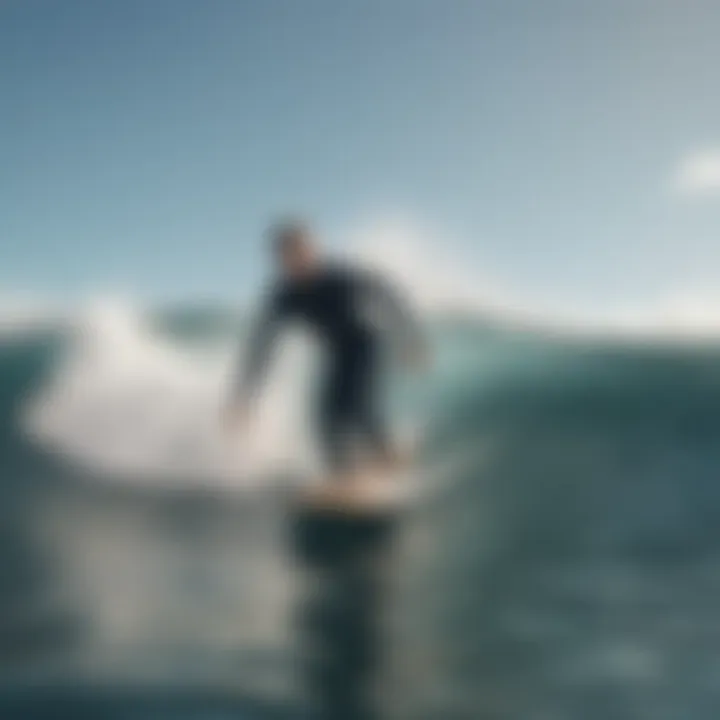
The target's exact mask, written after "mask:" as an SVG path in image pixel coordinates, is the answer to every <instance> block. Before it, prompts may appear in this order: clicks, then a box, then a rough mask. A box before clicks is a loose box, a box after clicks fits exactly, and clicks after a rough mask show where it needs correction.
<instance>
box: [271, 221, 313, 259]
mask: <svg viewBox="0 0 720 720" xmlns="http://www.w3.org/2000/svg"><path fill="white" fill-rule="evenodd" d="M268 238H269V240H270V246H271V249H272V252H273V253H274V254H275V255H284V254H285V253H286V252H288V251H290V250H293V249H295V248H296V247H298V246H299V245H301V244H302V243H304V242H306V241H307V240H308V239H309V238H310V228H309V226H308V225H307V223H305V222H304V221H302V220H299V219H296V218H290V219H285V220H281V221H280V222H277V223H274V224H273V225H272V226H271V227H270V229H269V230H268Z"/></svg>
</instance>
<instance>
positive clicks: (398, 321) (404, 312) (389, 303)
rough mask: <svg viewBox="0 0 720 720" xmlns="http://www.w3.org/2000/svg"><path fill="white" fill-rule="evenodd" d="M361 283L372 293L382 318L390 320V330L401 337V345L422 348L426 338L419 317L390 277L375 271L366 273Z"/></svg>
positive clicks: (415, 348) (407, 347) (366, 290)
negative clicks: (387, 277) (382, 275)
mask: <svg viewBox="0 0 720 720" xmlns="http://www.w3.org/2000/svg"><path fill="white" fill-rule="evenodd" d="M361 283H362V285H363V289H364V291H365V292H368V293H369V294H370V297H371V299H372V304H373V305H374V306H376V307H377V309H378V312H379V314H380V317H381V319H382V320H383V321H384V320H385V319H387V320H388V321H389V327H390V330H391V331H392V332H393V334H395V333H396V334H397V335H396V336H397V337H398V338H399V340H400V342H401V345H402V346H403V347H404V348H406V349H410V350H413V351H414V350H422V349H423V348H424V347H425V338H424V333H423V331H422V328H421V326H420V322H419V320H418V317H417V315H416V313H415V311H414V310H413V308H412V307H411V305H410V303H409V302H408V301H407V299H406V298H405V297H404V296H403V293H402V292H401V291H400V290H399V288H397V287H396V286H395V285H394V284H393V283H392V282H390V281H389V280H388V279H386V278H384V277H381V276H379V275H377V274H375V273H371V272H368V273H364V274H363V275H362V276H361Z"/></svg>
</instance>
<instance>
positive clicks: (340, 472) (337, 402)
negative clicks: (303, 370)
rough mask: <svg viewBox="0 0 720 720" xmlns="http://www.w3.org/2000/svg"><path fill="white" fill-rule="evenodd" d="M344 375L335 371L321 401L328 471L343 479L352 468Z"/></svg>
mask: <svg viewBox="0 0 720 720" xmlns="http://www.w3.org/2000/svg"><path fill="white" fill-rule="evenodd" d="M346 392H347V391H346V389H345V384H344V383H343V382H342V377H340V376H339V375H338V374H337V373H333V374H332V375H331V377H330V378H329V379H328V381H327V383H326V385H325V388H324V389H323V392H322V394H321V397H320V402H319V420H318V436H319V441H320V448H321V452H322V457H323V461H324V464H325V466H326V468H327V471H328V472H329V474H330V475H331V476H333V478H335V479H343V478H344V477H345V476H347V475H349V474H350V472H351V470H352V453H351V448H350V444H349V442H348V432H347V431H348V427H347V401H346Z"/></svg>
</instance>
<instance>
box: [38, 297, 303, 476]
mask: <svg viewBox="0 0 720 720" xmlns="http://www.w3.org/2000/svg"><path fill="white" fill-rule="evenodd" d="M77 331H78V332H77V338H76V342H75V343H74V344H73V346H72V348H71V351H70V352H69V354H68V355H67V357H66V358H65V359H64V361H63V362H62V363H61V364H60V366H59V367H57V368H56V371H55V373H54V376H53V378H52V380H51V382H50V383H49V385H48V386H47V387H46V388H44V389H43V390H41V392H40V393H39V395H38V396H37V397H36V398H35V399H34V401H33V402H32V403H31V404H30V406H29V407H28V408H27V415H26V427H27V428H28V430H29V431H30V433H31V434H32V435H33V437H34V438H35V439H36V440H38V441H40V442H41V443H43V444H44V445H45V446H48V447H52V448H54V449H55V450H57V451H59V452H61V453H63V454H64V455H67V456H69V458H70V459H71V460H72V461H74V462H80V463H82V464H83V465H85V466H88V467H89V468H91V469H93V470H99V471H101V472H102V473H103V474H104V475H106V476H108V477H110V476H117V475H122V476H123V477H126V478H135V479H137V480H140V479H147V478H153V479H154V480H156V481H157V480H161V479H162V478H167V479H168V480H171V481H172V482H173V483H180V482H188V483H198V482H211V483H212V484H214V485H216V484H218V483H221V484H227V485H233V486H241V485H243V484H252V483H253V482H256V481H258V479H259V478H260V477H266V476H268V475H277V474H280V473H282V472H284V471H285V470H287V469H288V468H292V469H293V470H295V471H297V469H298V467H300V468H302V467H303V466H306V465H307V464H308V463H309V462H312V459H311V458H310V457H309V456H308V453H307V452H306V450H305V449H304V448H307V443H306V442H304V441H303V437H302V435H303V432H302V431H303V428H304V427H305V426H306V424H305V423H302V422H301V420H300V417H299V416H300V415H301V413H302V411H303V404H302V402H301V391H302V384H301V383H298V382H294V380H295V376H297V375H298V374H301V373H302V370H303V367H304V365H306V363H303V362H302V360H303V357H304V355H306V353H305V352H304V348H303V347H302V343H299V342H298V341H297V339H295V342H294V343H292V342H291V343H285V344H284V346H281V347H280V348H279V350H280V352H279V354H278V362H276V363H275V364H274V369H273V371H271V373H270V377H269V378H268V388H267V393H266V394H265V396H264V399H263V402H262V403H261V404H260V406H259V408H258V413H257V418H256V422H255V423H254V427H253V429H252V431H251V432H250V433H249V436H248V437H247V438H246V441H245V442H241V441H240V439H239V438H237V437H230V436H229V435H228V434H227V433H226V432H225V431H224V429H223V427H222V424H221V408H222V406H223V403H224V402H225V400H226V396H227V392H228V386H229V384H230V382H231V375H232V372H233V369H234V367H233V366H234V364H235V362H236V357H237V354H238V348H237V343H235V342H228V343H226V344H225V345H224V346H215V347H211V348H206V349H204V350H202V351H201V350H197V349H195V350H193V349H192V348H189V347H183V346H180V345H176V344H173V343H171V342H170V341H168V340H164V339H162V338H160V337H158V336H157V335H154V334H152V333H151V332H150V330H149V329H148V328H147V327H146V326H145V325H144V323H143V321H142V317H141V316H140V315H139V314H137V313H135V312H133V311H132V310H131V309H129V308H126V307H123V306H119V305H116V304H115V305H111V306H108V305H103V306H101V307H93V308H92V309H91V310H90V311H89V312H87V313H86V314H85V317H84V318H83V320H82V322H79V323H78V325H77Z"/></svg>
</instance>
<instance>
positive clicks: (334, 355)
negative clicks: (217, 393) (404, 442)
mask: <svg viewBox="0 0 720 720" xmlns="http://www.w3.org/2000/svg"><path fill="white" fill-rule="evenodd" d="M290 319H293V320H295V319H296V320H298V321H300V322H302V323H304V324H306V325H307V326H309V327H310V329H312V330H313V331H315V333H316V334H317V335H318V336H319V337H320V339H321V340H322V342H323V343H324V345H325V349H326V353H327V357H328V360H329V363H328V368H327V374H326V376H325V378H324V383H323V387H322V390H321V397H320V402H319V405H318V410H319V413H318V415H319V418H318V420H319V423H318V427H319V431H320V438H321V441H322V445H323V450H324V454H325V457H326V460H327V462H328V464H329V465H330V467H331V468H332V469H333V470H342V469H345V468H346V467H347V466H348V464H349V463H350V462H351V451H352V446H351V444H350V442H349V440H350V439H351V437H352V439H355V438H357V439H359V440H360V441H361V442H362V443H363V444H364V445H365V446H366V447H369V448H370V449H371V450H372V452H374V453H379V454H384V453H386V452H387V450H388V438H387V434H386V428H385V424H384V422H383V418H382V412H381V409H380V404H379V397H378V396H379V387H378V375H379V369H380V368H379V361H380V350H381V346H382V336H383V334H384V333H383V328H384V329H385V330H386V331H390V332H392V333H393V336H394V338H395V339H400V340H403V341H404V342H405V343H406V344H407V343H413V344H414V343H418V342H419V340H420V335H419V332H418V328H417V325H416V323H415V322H414V319H413V317H412V316H411V314H410V312H409V311H408V309H407V307H406V305H405V304H404V302H403V301H401V300H400V298H399V297H398V296H397V294H396V293H395V292H394V290H393V288H391V287H390V286H389V285H388V284H387V283H386V282H384V281H383V280H382V279H380V278H379V277H377V276H376V275H374V274H371V273H368V272H364V271H361V270H357V269H350V268H344V267H338V266H327V267H323V268H321V269H319V270H318V271H317V272H316V273H314V274H313V275H312V276H311V277H309V278H307V279H304V280H301V281H291V280H286V279H285V280H282V281H280V283H279V284H278V285H277V287H274V288H273V289H272V290H271V292H270V297H269V299H268V301H267V303H266V305H265V308H264V311H263V313H262V315H261V318H260V321H259V323H258V324H257V326H256V328H255V330H254V332H253V334H252V336H251V338H250V347H249V356H248V360H247V365H246V368H245V372H244V374H243V375H242V376H241V385H240V393H241V394H243V395H246V396H247V395H248V394H249V393H250V392H252V391H253V389H254V388H255V387H257V385H258V381H259V380H260V379H261V375H262V374H263V372H264V369H265V367H266V365H267V361H268V359H269V354H270V350H271V345H272V342H273V340H274V338H275V336H276V330H277V329H278V327H279V326H280V325H281V324H282V323H283V322H284V321H286V320H290Z"/></svg>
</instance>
